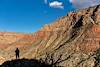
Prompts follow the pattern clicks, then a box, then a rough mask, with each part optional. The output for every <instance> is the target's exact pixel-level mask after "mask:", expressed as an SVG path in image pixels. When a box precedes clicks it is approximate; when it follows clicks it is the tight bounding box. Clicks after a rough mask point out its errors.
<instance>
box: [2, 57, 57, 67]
mask: <svg viewBox="0 0 100 67" xmlns="http://www.w3.org/2000/svg"><path fill="white" fill-rule="evenodd" d="M0 67H57V66H53V65H50V64H47V63H46V62H43V61H42V60H36V59H25V58H23V59H16V60H11V61H6V62H4V63H3V64H2V65H0Z"/></svg>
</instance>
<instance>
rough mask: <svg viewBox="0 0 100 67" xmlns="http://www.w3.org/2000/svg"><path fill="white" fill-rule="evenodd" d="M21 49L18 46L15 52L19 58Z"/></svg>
mask: <svg viewBox="0 0 100 67" xmlns="http://www.w3.org/2000/svg"><path fill="white" fill-rule="evenodd" d="M19 52H20V51H19V49H18V48H16V50H15V53H16V59H19Z"/></svg>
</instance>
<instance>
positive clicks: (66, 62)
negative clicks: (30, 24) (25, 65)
mask: <svg viewBox="0 0 100 67" xmlns="http://www.w3.org/2000/svg"><path fill="white" fill-rule="evenodd" d="M0 35H1V34H0ZM6 37H7V38H8V39H6ZM15 37H17V38H15ZM2 39H3V40H2ZM4 39H5V40H4ZM0 42H1V43H4V42H6V45H9V43H10V44H12V43H13V44H12V45H9V46H6V49H2V52H1V53H2V56H3V57H4V58H5V59H6V60H7V59H14V58H15V57H14V50H15V46H19V49H20V51H21V58H23V57H25V58H37V59H39V58H46V54H47V53H48V54H53V59H54V61H56V60H57V59H58V58H59V56H60V59H59V61H57V62H58V63H57V64H58V65H60V66H64V67H99V65H100V62H96V61H97V60H96V59H95V58H96V57H97V56H96V54H95V53H96V51H97V50H98V49H100V6H99V5H98V6H95V7H90V8H87V9H82V10H79V11H77V12H70V13H69V14H68V15H67V16H65V17H62V18H60V19H59V20H58V21H56V22H55V23H52V24H50V25H45V26H44V27H43V28H41V29H40V30H39V31H38V32H36V33H34V34H31V35H29V34H27V35H25V34H21V36H20V35H19V34H17V35H16V36H12V35H11V36H10V37H9V36H4V37H2V36H0ZM0 46H2V45H1V44H0ZM3 47H4V46H3ZM1 48H2V47H0V49H1ZM3 53H4V54H3ZM8 53H9V54H8ZM7 54H8V55H9V57H6V56H7Z"/></svg>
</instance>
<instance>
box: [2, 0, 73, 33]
mask: <svg viewBox="0 0 100 67" xmlns="http://www.w3.org/2000/svg"><path fill="white" fill-rule="evenodd" d="M71 10H74V7H73V6H72V4H71V3H70V2H69V0H0V31H2V32H5V31H6V32H26V33H32V32H35V31H37V30H39V29H40V28H41V27H43V26H44V24H50V23H52V22H54V21H56V20H57V19H58V18H59V17H61V16H65V15H66V14H67V13H68V12H69V11H71Z"/></svg>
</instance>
